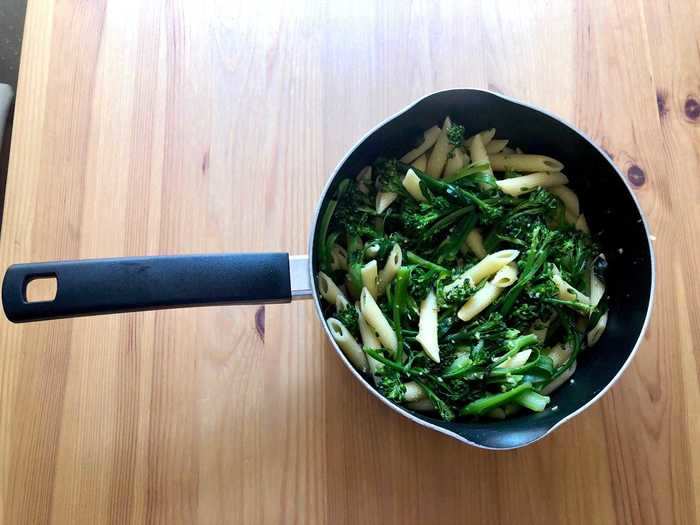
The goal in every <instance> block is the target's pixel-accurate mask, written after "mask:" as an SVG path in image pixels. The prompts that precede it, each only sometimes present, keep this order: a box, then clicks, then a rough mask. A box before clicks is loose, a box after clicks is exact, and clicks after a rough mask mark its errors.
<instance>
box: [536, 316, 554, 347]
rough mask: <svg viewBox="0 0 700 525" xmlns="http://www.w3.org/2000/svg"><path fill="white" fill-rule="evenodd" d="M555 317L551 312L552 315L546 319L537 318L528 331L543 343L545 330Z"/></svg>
mask: <svg viewBox="0 0 700 525" xmlns="http://www.w3.org/2000/svg"><path fill="white" fill-rule="evenodd" d="M555 317H556V314H552V316H551V317H550V318H549V319H547V320H546V321H543V320H542V319H537V320H536V321H535V322H534V323H532V326H531V327H530V333H531V334H535V337H537V340H538V341H539V342H540V343H544V340H545V338H546V337H547V331H548V330H549V325H550V324H551V323H552V321H554V318H555Z"/></svg>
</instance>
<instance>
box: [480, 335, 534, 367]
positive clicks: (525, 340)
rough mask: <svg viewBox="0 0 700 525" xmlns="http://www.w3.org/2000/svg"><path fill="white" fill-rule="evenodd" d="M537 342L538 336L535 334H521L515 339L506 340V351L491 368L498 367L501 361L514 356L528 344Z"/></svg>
mask: <svg viewBox="0 0 700 525" xmlns="http://www.w3.org/2000/svg"><path fill="white" fill-rule="evenodd" d="M536 343H537V336H536V335H535V334H528V335H521V336H520V337H516V338H515V339H511V340H510V341H508V342H506V349H507V351H506V353H505V354H503V355H502V356H501V357H499V358H498V359H497V360H496V361H494V363H493V364H492V365H491V368H496V367H497V366H498V365H500V364H501V363H503V362H505V361H506V360H507V359H509V358H511V357H513V356H514V355H515V354H517V353H518V352H520V350H522V349H523V348H525V347H527V346H532V345H534V344H536Z"/></svg>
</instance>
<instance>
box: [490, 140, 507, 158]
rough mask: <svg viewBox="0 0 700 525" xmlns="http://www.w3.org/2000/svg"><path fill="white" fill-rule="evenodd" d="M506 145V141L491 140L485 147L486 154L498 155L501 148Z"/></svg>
mask: <svg viewBox="0 0 700 525" xmlns="http://www.w3.org/2000/svg"><path fill="white" fill-rule="evenodd" d="M507 144H508V139H493V140H492V141H491V142H489V143H488V144H487V145H486V146H485V147H486V153H488V154H489V155H493V154H494V153H500V152H501V151H503V148H505V147H506V145H507Z"/></svg>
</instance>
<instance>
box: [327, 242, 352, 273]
mask: <svg viewBox="0 0 700 525" xmlns="http://www.w3.org/2000/svg"><path fill="white" fill-rule="evenodd" d="M331 268H332V269H333V270H347V269H348V252H347V251H345V248H343V247H342V246H341V245H340V244H334V245H333V248H331Z"/></svg>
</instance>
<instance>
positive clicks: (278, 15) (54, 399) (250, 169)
mask: <svg viewBox="0 0 700 525" xmlns="http://www.w3.org/2000/svg"><path fill="white" fill-rule="evenodd" d="M327 4H328V5H326V2H318V1H316V2H315V1H311V0H307V1H305V2H303V1H292V2H281V1H280V2H270V1H267V0H258V1H255V2H245V3H243V2H241V3H239V2H230V1H228V0H219V1H206V0H204V1H203V0H199V1H185V0H173V1H160V0H152V1H147V2H146V1H143V2H141V1H136V0H134V1H127V0H119V1H117V0H114V1H106V0H91V1H78V0H64V1H60V2H59V1H50V0H33V1H31V2H30V4H29V11H28V14H27V21H26V29H25V38H24V48H23V50H22V66H21V73H20V81H19V91H18V97H17V108H16V115H15V127H14V137H13V151H12V157H11V165H10V175H9V180H8V183H7V202H6V208H5V216H4V220H3V224H2V246H1V252H0V257H1V260H0V262H1V263H2V267H3V268H4V267H5V266H6V265H8V264H10V263H11V262H18V261H29V260H50V259H61V258H76V257H105V256H118V255H139V254H173V253H191V252H223V251H236V250H248V251H255V250H258V251H260V250H279V249H288V250H289V251H291V252H292V253H304V252H305V250H306V242H307V230H308V227H309V222H310V219H311V215H312V212H313V209H314V206H315V205H316V199H317V196H318V194H319V191H320V189H321V187H322V185H323V184H324V181H325V180H326V177H327V176H328V174H329V172H330V171H331V170H332V168H333V167H334V165H335V164H336V163H337V161H338V160H339V159H340V158H341V157H342V156H343V154H344V152H345V151H346V149H347V148H348V147H350V146H351V145H352V144H353V143H354V142H355V141H356V140H357V139H358V137H360V136H361V135H362V134H363V133H364V132H365V131H366V130H367V129H369V128H370V127H372V126H373V125H374V124H375V123H376V122H378V121H381V120H382V119H384V118H385V117H387V116H388V115H391V114H392V113H394V112H396V111H397V110H399V109H401V108H402V107H404V106H405V105H406V104H408V103H409V102H411V101H412V100H414V99H416V98H418V97H420V96H421V95H423V94H425V93H428V92H431V91H434V90H438V89H442V88H448V87H454V86H476V87H483V88H489V89H492V90H495V91H499V92H503V93H505V94H507V95H511V96H514V97H518V98H522V99H525V100H529V101H531V102H533V103H535V104H538V105H541V106H544V107H547V108H548V109H550V110H551V111H553V112H555V113H557V114H559V115H561V116H562V117H564V118H566V119H568V120H570V121H573V122H575V123H576V124H577V125H578V126H580V127H581V128H582V129H584V130H585V131H586V132H587V133H588V134H590V135H591V136H592V137H593V138H594V139H595V140H596V141H597V142H598V143H600V144H601V145H602V146H603V147H604V148H605V149H606V150H607V151H608V152H610V154H611V156H612V157H613V158H614V160H615V162H616V163H617V165H618V166H619V167H620V168H621V169H622V170H623V171H624V172H625V173H627V174H628V175H629V177H630V181H631V182H632V183H633V184H634V186H635V188H636V192H637V195H638V197H639V199H640V200H641V203H642V205H643V207H644V210H645V211H646V213H647V214H648V217H649V219H650V221H651V225H652V228H653V231H654V233H655V235H656V250H657V257H658V266H657V275H658V291H657V296H656V306H655V310H654V317H653V322H652V324H651V328H650V330H649V332H648V333H647V335H646V337H645V340H644V344H643V345H642V348H641V350H640V351H639V353H638V355H637V358H636V359H635V361H634V363H633V365H632V366H631V367H630V368H629V370H628V371H627V372H626V374H625V375H624V377H623V378H622V379H621V380H620V381H619V382H618V383H617V384H616V386H615V387H614V388H613V389H612V391H611V392H610V393H608V394H607V395H606V396H605V398H604V399H603V400H602V401H601V402H599V403H598V404H597V405H595V407H593V408H592V409H590V410H588V411H587V412H586V413H585V414H583V415H581V416H580V417H577V418H576V419H575V420H574V421H573V422H571V423H569V424H567V425H565V426H564V427H563V428H562V429H560V430H558V431H557V432H556V433H554V434H553V435H552V436H550V437H548V438H546V439H544V440H543V441H541V442H539V443H537V444H536V445H534V446H531V447H528V448H525V449H521V450H517V451H513V452H503V453H493V452H487V451H482V450H477V449H474V448H470V447H467V446H464V445H460V444H459V443H457V442H455V441H452V440H450V439H448V438H446V437H443V436H441V435H438V434H436V433H434V432H431V431H428V430H426V429H423V428H419V427H417V426H416V425H414V424H412V423H411V422H409V421H408V420H405V419H403V418H401V417H399V416H398V415H396V414H394V413H392V412H391V411H389V410H387V409H386V408H385V407H383V406H382V405H381V404H380V403H378V402H377V401H376V400H375V399H374V398H372V397H371V396H370V395H369V394H368V393H367V392H366V391H365V390H364V388H363V387H362V386H361V385H359V384H358V383H357V382H356V381H355V380H354V379H353V378H352V377H351V375H350V374H348V372H347V370H345V369H344V367H343V366H342V364H341V363H340V361H339V360H338V359H337V357H336V356H335V354H334V353H333V352H332V351H331V350H330V347H329V346H328V344H327V343H326V342H325V340H324V337H323V335H322V333H321V330H320V328H319V323H318V322H317V320H316V318H315V316H314V314H313V312H312V306H311V304H310V303H304V302H301V303H294V304H292V305H284V306H270V307H264V308H263V307H260V308H257V307H242V308H208V309H197V310H181V311H163V312H158V313H153V312H151V313H145V314H143V313H138V314H129V315H120V316H107V317H100V318H92V319H79V320H74V321H60V322H52V323H43V324H41V323H40V324H33V325H27V326H16V325H11V324H10V323H8V322H7V321H4V320H3V321H2V325H1V327H0V372H1V374H2V375H1V381H0V388H1V390H0V392H1V400H0V465H1V470H0V472H1V476H0V489H1V490H0V494H1V495H2V500H1V507H0V511H1V516H2V521H3V523H7V524H13V525H14V524H19V523H31V524H37V523H48V522H51V523H67V524H74V523H90V524H94V523H141V522H148V523H164V524H176V523H195V522H198V523H233V522H239V523H259V522H267V523H287V522H295V523H303V524H306V523H320V522H326V523H333V524H337V523H382V524H386V523H401V524H407V523H426V524H433V523H436V524H437V523H507V524H511V523H522V524H524V523H551V524H559V523H583V524H592V523H620V524H630V523H661V524H667V523H686V524H693V523H697V522H698V520H700V497H699V496H700V452H699V450H700V449H699V448H698V440H700V391H699V387H698V376H699V370H700V365H699V364H698V361H697V359H698V344H700V331H699V328H698V327H699V326H700V314H699V313H698V312H700V296H699V294H698V288H697V274H698V272H699V271H700V250H699V248H698V239H699V238H700V221H699V220H698V219H700V212H698V211H697V208H696V206H697V204H698V202H699V199H700V175H699V173H700V127H698V125H699V124H700V115H699V114H700V102H699V101H700V57H699V52H700V42H699V40H698V35H699V34H700V27H699V22H698V20H699V19H698V12H699V9H700V5H699V4H698V1H697V0H677V1H672V2H666V1H664V2H661V1H658V0H640V1H639V2H633V1H619V2H608V1H603V0H600V1H595V2H589V1H581V2H573V1H571V2H565V1H552V2H541V1H536V0H534V1H530V2H527V3H525V4H526V5H522V6H521V5H520V3H519V2H499V1H494V2H484V3H483V4H478V3H473V2H455V3H451V2H446V1H442V2H439V3H438V2H436V3H434V4H433V3H427V2H412V3H407V2H403V1H398V0H396V1H384V2H370V1H364V0H353V1H351V2H334V3H333V5H331V3H330V2H328V3H327Z"/></svg>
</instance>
